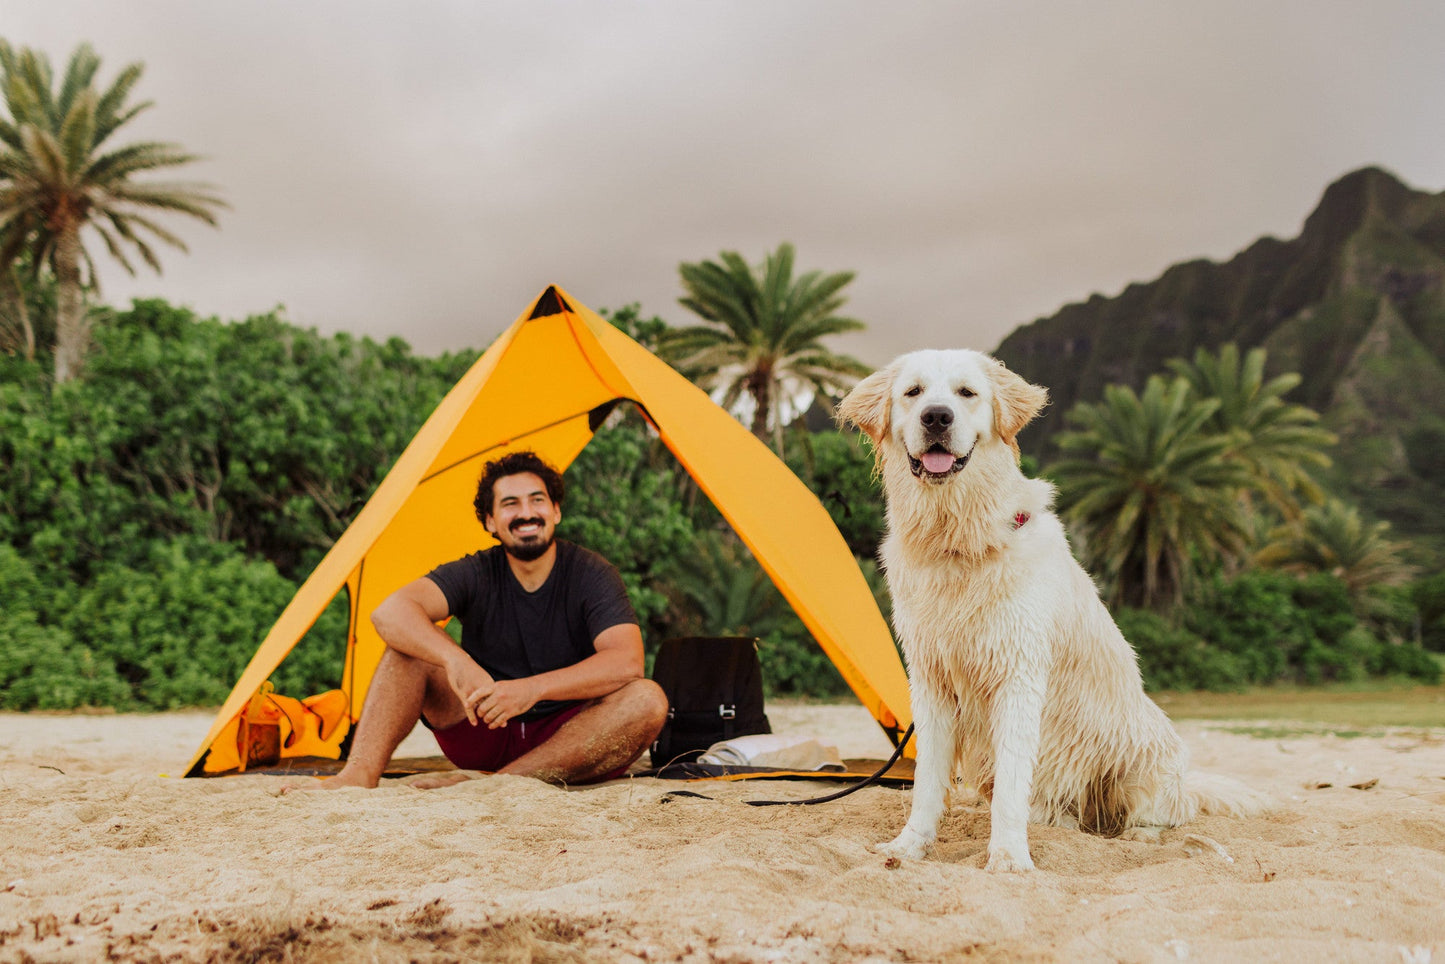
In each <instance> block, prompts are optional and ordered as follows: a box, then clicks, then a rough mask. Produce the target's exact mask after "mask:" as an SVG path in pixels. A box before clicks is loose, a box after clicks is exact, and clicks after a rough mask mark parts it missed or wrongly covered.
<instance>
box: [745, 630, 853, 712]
mask: <svg viewBox="0 0 1445 964" xmlns="http://www.w3.org/2000/svg"><path fill="white" fill-rule="evenodd" d="M781 623H782V625H781V626H780V627H779V628H778V629H776V630H775V631H773V632H772V633H770V634H768V635H767V636H765V637H763V638H762V639H761V640H759V641H758V658H759V660H760V661H761V662H762V664H763V689H764V691H765V692H766V693H767V695H768V696H818V697H828V696H842V695H844V694H846V693H848V692H849V689H848V684H847V683H845V682H844V681H843V677H842V675H841V674H839V672H838V667H836V666H834V665H833V661H832V660H831V659H829V658H828V655H827V654H826V653H824V652H823V648H822V647H821V646H819V645H818V644H817V642H816V641H815V640H814V639H813V637H812V636H811V635H810V634H809V633H808V631H807V629H806V628H804V626H803V621H802V620H800V619H799V618H798V617H797V616H794V615H793V614H792V613H791V612H790V613H788V615H787V616H786V617H784V618H783V619H782V620H781Z"/></svg>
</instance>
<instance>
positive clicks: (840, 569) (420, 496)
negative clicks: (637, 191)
mask: <svg viewBox="0 0 1445 964" xmlns="http://www.w3.org/2000/svg"><path fill="white" fill-rule="evenodd" d="M619 400H623V401H630V402H632V403H634V404H635V405H636V406H638V408H639V409H641V411H642V413H643V414H644V416H645V417H646V418H647V419H648V420H649V421H650V422H651V424H652V425H653V426H654V427H655V428H656V430H657V432H658V433H659V435H660V437H661V439H662V442H663V443H664V444H665V445H666V446H667V448H668V449H669V450H670V451H671V452H672V454H673V456H674V457H675V458H676V459H677V461H678V462H679V463H680V464H681V465H682V466H683V468H684V469H686V471H687V472H688V473H689V474H690V475H691V476H692V478H693V479H694V480H695V481H696V483H697V484H698V486H699V488H701V489H702V490H703V492H704V493H706V494H707V496H708V497H709V498H710V499H711V500H712V502H713V504H714V505H715V506H716V507H717V508H718V510H719V511H720V512H721V513H722V515H723V516H724V518H726V519H727V521H728V523H729V524H730V525H731V526H732V528H733V530H734V531H735V532H736V533H737V535H738V537H739V538H740V539H742V541H743V542H744V544H746V545H747V547H748V548H749V549H750V550H751V551H752V553H753V555H754V557H755V558H756V559H757V560H758V562H759V564H760V565H761V566H762V567H763V569H764V571H766V572H767V574H768V575H769V577H771V578H772V580H773V582H774V584H776V585H777V587H778V589H779V590H780V591H781V593H782V594H783V596H784V598H785V599H787V601H788V603H789V604H790V605H791V606H792V607H793V610H794V612H796V613H797V615H798V617H799V618H800V619H801V620H802V621H803V624H804V625H805V626H806V627H807V629H808V631H809V632H810V633H811V634H812V635H813V638H814V639H816V640H817V641H818V643H819V645H820V646H821V647H822V648H823V650H824V652H825V653H826V654H827V655H828V657H829V658H830V659H831V660H832V661H833V663H834V664H835V665H836V666H837V668H838V670H839V672H840V673H841V675H842V677H843V679H844V680H845V681H846V682H847V683H848V685H849V687H851V688H852V690H853V692H854V693H855V694H856V695H857V696H858V699H859V700H860V701H861V702H862V703H863V705H864V706H866V707H867V708H868V710H869V712H871V713H872V714H873V716H874V718H875V719H877V720H878V722H879V723H880V725H882V726H883V727H884V728H885V729H886V730H887V731H888V732H889V733H890V734H891V735H894V736H895V738H896V735H897V734H898V733H899V732H901V731H902V729H903V728H904V727H906V726H907V725H908V723H909V706H908V683H907V678H906V676H905V674H904V671H903V665H902V663H901V661H900V660H899V658H898V654H897V650H896V649H895V647H894V645H893V640H892V637H891V635H890V634H889V631H888V627H887V624H886V623H885V621H884V619H883V616H882V614H881V613H880V612H879V611H878V607H877V605H876V603H875V602H874V600H873V596H872V593H871V592H870V590H869V588H868V584H867V583H866V581H865V580H864V579H863V575H862V573H861V572H860V571H859V569H858V565H857V563H856V561H855V560H854V558H853V556H852V554H851V553H850V552H849V550H848V547H847V545H846V544H845V543H844V541H843V537H842V536H841V535H840V534H839V532H838V530H837V527H836V526H834V524H833V521H832V519H831V518H830V517H829V516H828V513H827V510H826V509H824V507H823V505H822V504H821V503H820V502H819V501H818V499H817V497H816V496H814V495H813V493H812V492H811V491H809V490H808V488H807V487H806V486H804V485H803V483H802V482H801V481H799V480H798V478H797V477H796V476H795V475H794V474H793V473H792V472H791V471H790V470H789V469H788V468H787V466H786V465H784V464H783V463H782V462H781V461H780V460H779V459H778V458H777V456H775V455H774V454H773V452H772V451H771V450H770V449H769V448H768V447H767V446H766V445H764V444H763V443H762V442H760V441H758V439H757V438H755V437H754V436H753V435H752V433H751V432H749V431H748V430H747V429H746V428H744V427H743V426H742V425H741V424H740V423H739V422H738V421H737V420H736V419H734V418H733V417H732V416H731V415H729V414H728V413H727V412H726V411H724V410H723V409H722V408H721V407H719V406H718V405H717V404H716V403H714V402H713V401H712V399H710V398H709V397H708V396H707V394H706V393H705V392H703V391H702V390H701V389H699V388H697V386H695V385H693V384H692V383H691V382H689V381H688V380H687V379H686V378H684V377H682V376H681V375H679V374H678V373H677V372H676V371H674V370H673V369H672V368H671V367H669V366H668V365H667V364H665V363H664V362H662V361H661V360H660V359H658V358H657V357H656V356H654V355H653V354H652V353H651V352H649V351H647V350H646V349H645V348H643V347H642V346H641V345H639V344H637V343H636V342H635V341H633V340H632V339H631V338H629V337H628V336H627V335H626V334H624V333H623V332H621V331H619V330H618V329H617V328H615V327H614V326H613V325H611V324H610V323H608V322H607V321H606V320H605V319H603V318H601V317H600V316H598V315H597V314H595V313H593V312H592V311H590V310H588V309H587V308H585V307H583V306H582V305H580V304H578V303H577V302H576V301H575V300H574V299H573V298H572V297H571V296H570V295H568V294H567V293H566V292H564V291H562V290H561V289H560V288H556V287H549V288H548V289H547V290H546V291H544V292H543V293H542V294H541V295H540V296H539V297H538V298H537V300H536V301H535V302H533V304H532V305H530V306H529V307H528V309H527V310H526V311H524V312H523V313H522V315H521V316H520V317H519V318H518V319H517V320H516V321H515V322H514V323H513V324H512V326H511V327H510V328H508V329H507V330H506V331H505V332H504V333H503V334H502V335H501V337H499V338H498V339H497V340H496V341H495V342H494V343H493V344H492V346H491V347H490V348H488V349H487V351H486V352H485V353H484V354H483V355H482V357H481V358H479V359H478V360H477V362H476V364H475V365H473V366H472V368H471V369H470V370H469V371H468V372H467V373H466V374H465V375H464V376H463V377H462V378H461V380H460V381H459V382H458V383H457V385H456V386H455V387H454V388H453V389H452V390H451V391H450V392H449V393H448V394H447V396H446V397H445V398H444V399H443V400H442V402H441V404H440V405H438V406H437V408H436V410H435V411H434V412H433V413H432V415H431V416H430V417H429V418H428V419H427V421H426V423H425V424H424V425H423V426H422V427H421V430H420V431H418V432H417V434H416V436H415V437H414V438H413V439H412V441H411V443H410V444H408V445H407V447H406V449H405V450H404V451H403V452H402V454H401V457H400V458H398V459H397V462H396V464H395V465H394V466H393V467H392V469H391V471H390V472H389V473H388V474H387V476H386V478H384V479H383V480H382V482H381V484H380V485H379V486H378V487H377V490H376V492H375V494H374V495H373V496H372V497H371V499H370V500H369V501H368V502H367V503H366V505H365V506H364V507H363V508H362V510H361V511H360V512H359V513H358V514H357V516H356V518H355V519H354V520H353V521H352V523H351V525H350V526H349V527H348V528H347V529H346V531H345V532H344V533H342V535H341V537H340V538H339V539H338V540H337V541H336V543H335V545H333V546H332V548H331V550H330V551H329V552H328V553H327V554H326V556H325V557H324V558H323V559H322V561H321V563H320V564H319V565H318V566H317V567H316V569H315V570H314V571H313V572H312V573H311V575H310V576H309V577H308V578H307V580H306V582H305V583H304V584H303V585H302V586H301V588H300V589H299V590H298V591H297V593H296V595H295V597H293V598H292V600H291V602H290V603H289V604H288V605H287V607H286V609H285V610H284V611H283V612H282V613H281V616H280V618H279V619H277V621H276V624H275V625H274V626H273V627H272V628H271V631H270V632H269V633H268V634H267V636H266V638H265V639H264V640H263V641H262V642H261V645H260V647H259V648H258V649H257V651H256V654H255V655H254V656H253V657H252V659H251V661H250V663H249V664H248V665H247V666H246V668H245V669H244V670H243V671H242V673H241V677H240V679H239V680H238V681H237V682H236V685H235V687H234V688H233V689H232V691H231V694H230V696H229V697H228V698H227V699H226V702H225V703H224V704H223V705H222V707H221V709H220V712H219V713H218V714H217V716H216V719H215V722H214V723H212V725H211V728H210V731H209V732H208V733H207V734H206V737H205V739H204V741H203V742H202V744H201V747H200V749H199V750H197V752H196V755H195V757H194V758H193V759H192V761H191V765H190V767H189V768H188V771H187V775H190V776H198V775H203V774H206V773H218V772H222V771H227V770H232V769H237V768H238V764H237V761H238V759H243V758H244V757H245V754H246V748H245V747H239V748H238V747H237V746H236V745H234V744H233V743H232V742H231V741H232V740H233V739H235V736H234V734H237V733H239V732H240V731H241V730H242V729H243V728H242V727H241V726H240V725H239V724H238V720H239V719H240V718H241V715H242V714H243V712H244V711H245V709H246V707H247V706H248V705H250V704H251V702H252V700H253V698H254V697H256V695H257V694H259V693H261V692H262V687H263V685H264V684H266V682H267V678H268V677H269V676H270V674H271V673H272V672H273V671H274V670H275V669H276V667H277V666H279V665H280V664H281V661H282V660H283V659H284V658H285V657H286V654H287V653H289V652H290V651H291V649H292V647H294V646H295V645H296V643H297V642H298V641H299V640H300V639H301V637H302V636H303V635H304V634H305V633H306V631H307V630H308V629H309V628H310V627H311V625H312V624H313V623H314V622H315V621H316V619H317V617H318V616H319V615H320V614H321V612H322V610H324V609H325V608H326V606H327V605H328V604H329V603H330V602H331V600H332V598H333V597H335V596H336V594H337V593H338V592H340V591H341V590H342V589H345V590H346V592H347V594H348V597H349V603H350V606H349V609H350V630H349V633H348V639H347V655H346V664H345V669H344V673H343V679H342V680H341V681H340V692H341V693H342V694H343V696H344V699H343V697H335V696H331V697H329V698H328V702H327V703H326V704H325V705H326V706H327V707H328V708H335V707H337V706H344V712H342V713H340V715H341V717H342V719H340V721H339V723H334V722H333V721H331V720H329V719H328V720H327V721H326V723H325V725H321V726H320V727H319V728H318V729H316V730H315V731H314V732H313V731H312V730H311V729H310V728H307V730H306V734H305V735H306V737H307V738H306V739H304V740H300V741H294V740H293V741H292V742H293V744H295V745H291V746H287V745H284V744H285V743H286V740H284V739H283V741H282V742H283V746H282V749H281V755H282V756H283V757H286V756H299V755H309V756H330V757H332V758H333V759H334V758H339V757H341V756H344V755H345V749H344V748H345V745H346V740H347V739H348V738H349V736H350V731H351V727H352V726H353V725H354V724H355V722H356V721H357V720H358V719H359V718H360V715H361V709H362V705H363V703H364V701H365V699H366V692H367V689H368V687H369V685H370V683H371V677H372V674H373V672H374V671H375V669H376V665H377V663H378V662H379V661H380V659H381V655H382V653H383V651H384V650H385V643H383V642H382V640H381V639H380V637H379V636H378V635H377V634H376V631H375V629H374V628H373V627H372V625H371V621H370V618H369V614H370V613H371V611H372V610H373V609H375V608H376V606H377V605H378V604H379V603H380V602H381V601H382V600H383V599H385V598H386V597H387V596H388V595H390V594H391V593H392V592H394V591H395V590H397V589H399V588H400V587H401V586H403V585H405V584H407V583H408V582H410V581H412V580H413V579H416V578H417V577H419V576H421V575H424V574H425V573H427V572H429V571H430V570H431V569H432V568H434V567H435V566H437V565H439V564H441V563H443V562H447V561H449V560H452V559H456V558H458V557H460V556H463V555H466V554H467V553H469V552H473V551H476V550H477V549H480V548H485V547H487V546H489V545H491V544H493V541H494V540H492V538H491V537H490V536H489V535H488V534H487V533H486V531H485V530H484V529H483V528H482V526H481V523H480V522H478V521H477V519H476V516H475V514H474V512H473V509H472V498H473V496H474V495H475V494H476V483H477V478H478V476H479V475H480V473H481V468H482V465H483V463H484V462H486V461H488V460H490V459H494V458H496V457H498V456H500V455H502V454H504V453H505V452H507V451H513V450H517V449H532V450H533V451H535V452H537V453H538V454H539V455H541V456H542V457H543V458H545V459H546V460H547V461H549V462H551V463H552V464H553V465H555V466H557V468H558V469H565V468H566V467H567V466H568V465H570V464H571V462H572V460H573V459H574V458H576V456H577V454H578V453H579V452H580V451H581V450H582V449H583V447H585V446H586V444H587V443H588V441H590V440H591V438H592V434H593V432H594V431H595V429H596V428H597V426H598V424H599V423H600V421H601V417H602V416H603V415H604V414H605V412H606V411H608V410H609V409H610V406H612V405H614V404H615V403H617V402H618V401H619ZM563 511H564V513H565V506H564V510H563ZM638 511H639V512H644V511H646V507H645V506H639V507H638ZM223 731H225V732H226V737H225V738H224V739H223V738H222V734H223ZM298 732H299V730H298ZM323 733H324V734H325V736H324V738H323V736H322V734H323ZM302 744H304V746H302Z"/></svg>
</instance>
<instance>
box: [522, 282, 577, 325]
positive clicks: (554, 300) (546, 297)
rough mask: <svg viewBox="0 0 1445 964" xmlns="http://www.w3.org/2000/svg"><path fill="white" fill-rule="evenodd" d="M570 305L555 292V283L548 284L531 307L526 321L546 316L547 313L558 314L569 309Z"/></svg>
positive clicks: (570, 308)
mask: <svg viewBox="0 0 1445 964" xmlns="http://www.w3.org/2000/svg"><path fill="white" fill-rule="evenodd" d="M571 310H572V306H571V305H569V304H567V302H566V301H565V300H564V299H563V298H562V296H561V295H560V294H558V293H557V286H556V285H548V286H547V290H546V291H544V292H542V297H540V298H538V299H537V304H536V305H535V306H534V307H533V308H532V313H531V314H530V315H528V316H527V320H528V321H532V320H533V319H534V318H546V317H548V316H549V315H560V314H561V313H562V312H564V311H571Z"/></svg>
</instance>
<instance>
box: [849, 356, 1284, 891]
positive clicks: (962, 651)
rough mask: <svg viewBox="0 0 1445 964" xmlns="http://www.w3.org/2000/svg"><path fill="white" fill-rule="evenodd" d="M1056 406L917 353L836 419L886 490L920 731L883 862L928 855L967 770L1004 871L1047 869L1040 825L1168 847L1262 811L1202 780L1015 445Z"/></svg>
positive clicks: (1007, 381)
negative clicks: (1207, 822)
mask: <svg viewBox="0 0 1445 964" xmlns="http://www.w3.org/2000/svg"><path fill="white" fill-rule="evenodd" d="M1047 401H1048V393H1047V392H1046V391H1045V390H1044V389H1042V388H1040V387H1038V386H1037V385H1031V384H1029V383H1028V382H1026V381H1024V380H1023V379H1022V378H1020V377H1019V376H1018V375H1016V374H1014V373H1013V372H1011V371H1009V370H1008V369H1007V368H1005V367H1004V365H1003V364H1002V363H1000V362H999V361H997V360H995V359H993V358H991V357H989V356H988V355H984V354H981V353H979V352H975V351H919V352H913V353H911V354H908V355H903V356H901V357H900V358H898V359H896V360H895V361H893V362H892V364H890V365H888V366H887V367H886V368H883V369H881V370H879V371H877V372H875V373H874V374H872V375H870V376H869V377H867V378H865V379H863V380H862V381H861V382H859V383H858V385H857V386H856V387H855V388H854V389H853V390H852V391H851V392H850V393H849V394H848V396H847V397H846V398H844V399H843V401H842V402H841V403H840V404H839V406H838V413H837V414H838V418H839V419H840V420H841V421H846V422H852V423H853V424H854V425H857V426H858V428H860V429H861V430H862V431H864V432H865V433H867V435H868V436H869V437H870V438H871V439H872V440H873V443H874V449H875V452H876V455H877V460H878V466H879V470H880V472H881V474H882V478H883V490H884V495H885V497H886V500H887V517H888V533H887V536H886V538H885V539H884V542H883V545H882V548H881V550H880V556H881V559H882V562H883V565H884V568H885V571H886V574H887V579H888V588H889V592H890V593H891V594H892V597H893V620H894V628H895V631H896V632H897V634H898V637H899V640H900V642H901V643H902V646H903V652H904V655H905V657H906V659H907V663H908V675H909V682H910V687H911V693H912V696H911V700H912V707H913V719H914V722H915V724H916V725H917V739H918V745H917V753H918V758H917V770H916V779H915V783H914V790H913V810H912V813H911V814H910V816H909V818H908V822H907V825H906V826H904V828H903V831H902V832H901V833H900V834H899V835H898V836H897V838H895V839H894V840H893V841H891V842H889V843H886V844H880V845H879V846H878V847H877V848H876V849H878V850H879V852H882V853H887V854H890V855H892V856H897V857H910V858H917V857H922V856H924V855H925V854H926V853H927V852H928V849H929V847H930V846H931V845H932V844H933V842H934V840H935V839H936V838H937V834H938V822H939V820H940V819H941V818H942V816H943V813H944V810H945V808H946V806H947V794H948V790H949V786H950V784H951V783H952V781H953V778H954V774H955V771H956V769H957V770H958V771H960V775H961V776H962V777H963V778H964V779H965V780H966V781H967V782H969V783H970V784H971V785H973V786H974V787H976V788H978V790H979V792H980V793H981V794H982V795H984V796H985V797H987V798H989V800H990V833H989V842H988V864H987V867H988V869H989V870H991V871H1026V870H1031V869H1033V860H1032V859H1031V857H1030V855H1029V848H1028V823H1029V821H1030V820H1033V821H1035V822H1038V823H1049V824H1054V825H1058V826H1068V827H1076V828H1079V829H1082V830H1086V831H1090V832H1093V833H1100V834H1105V835H1110V836H1114V835H1119V834H1125V833H1128V834H1129V835H1130V836H1132V837H1148V836H1152V837H1154V838H1157V836H1158V832H1159V828H1162V827H1170V826H1176V825H1178V824H1181V823H1185V822H1187V821H1189V820H1191V819H1193V818H1194V816H1195V815H1196V814H1198V813H1200V812H1219V813H1233V814H1240V815H1242V814H1244V813H1247V812H1252V811H1253V810H1255V809H1257V808H1258V806H1259V804H1260V798H1259V797H1257V796H1256V795H1255V794H1254V793H1253V792H1252V791H1250V790H1249V789H1247V788H1245V787H1243V786H1242V785H1240V784H1237V783H1235V782H1234V781H1231V780H1228V779H1225V778H1220V777H1207V776H1205V775H1203V774H1198V773H1189V774H1186V769H1187V767H1188V762H1189V755H1188V751H1187V749H1186V748H1185V746H1184V744H1183V742H1182V741H1181V740H1180V739H1179V736H1178V734H1177V733H1175V732H1174V728H1173V727H1172V726H1171V725H1170V723H1169V720H1168V718H1167V717H1165V715H1164V713H1163V712H1162V711H1161V710H1160V709H1159V707H1158V706H1156V705H1155V704H1154V703H1153V701H1151V700H1150V699H1149V698H1148V697H1147V696H1145V695H1144V689H1143V686H1142V684H1141V681H1140V677H1139V667H1138V663H1137V661H1136V659H1135V656H1134V651H1133V650H1132V649H1131V648H1130V647H1129V644H1128V643H1127V642H1125V640H1124V637H1123V636H1122V635H1121V634H1120V632H1119V629H1118V627H1117V626H1115V625H1114V621H1113V619H1112V618H1111V617H1110V615H1109V613H1108V611H1107V610H1106V609H1105V608H1104V605H1103V603H1102V602H1101V601H1100V599H1099V595H1098V592H1097V590H1096V588H1095V586H1094V584H1093V583H1092V582H1091V581H1090V579H1089V576H1088V575H1087V574H1086V573H1085V572H1084V570H1083V568H1082V567H1080V566H1079V564H1078V563H1077V562H1076V561H1075V560H1074V557H1073V555H1072V554H1071V553H1070V552H1069V546H1068V543H1067V541H1066V539H1065V535H1064V528H1063V526H1062V524H1060V522H1059V519H1058V517H1057V516H1055V515H1054V514H1053V513H1052V512H1051V511H1050V505H1051V503H1052V500H1053V487H1052V486H1051V485H1050V484H1049V483H1048V482H1045V481H1043V480H1040V479H1030V478H1027V477H1026V476H1025V475H1024V474H1023V473H1022V472H1021V471H1020V470H1019V465H1018V457H1019V449H1018V442H1017V441H1016V438H1017V436H1018V433H1019V431H1020V430H1021V429H1022V428H1023V427H1024V426H1025V425H1027V424H1028V423H1029V422H1030V421H1032V420H1033V418H1034V417H1035V416H1036V415H1038V413H1039V411H1040V410H1041V409H1042V408H1043V407H1044V405H1045V404H1046V403H1047Z"/></svg>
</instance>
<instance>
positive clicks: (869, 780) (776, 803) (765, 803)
mask: <svg viewBox="0 0 1445 964" xmlns="http://www.w3.org/2000/svg"><path fill="white" fill-rule="evenodd" d="M912 736H913V724H912V723H910V724H908V729H907V730H906V731H905V732H904V734H903V739H901V740H899V741H898V746H897V748H896V749H894V751H893V755H892V756H891V757H889V758H888V762H887V763H885V764H883V766H881V767H879V768H878V772H876V773H874V774H873V775H872V776H869V777H864V778H863V779H862V780H859V781H858V782H857V783H855V784H853V785H852V786H851V787H844V788H843V789H842V790H839V791H837V792H835V793H829V794H826V795H824V796H821V797H812V798H811V799H808V800H744V801H743V802H744V803H746V804H747V805H748V806H750V807H785V806H792V805H794V804H796V805H797V806H800V807H807V806H812V805H813V804H815V803H828V802H830V801H833V800H838V799H841V798H843V797H846V796H847V795H848V794H850V793H857V792H858V791H859V790H862V789H863V788H864V787H868V786H872V785H873V784H875V783H877V782H878V781H879V780H881V779H882V778H883V774H885V773H887V772H888V771H889V770H891V769H892V768H893V764H895V763H897V762H898V758H899V757H901V756H902V755H903V748H904V747H906V746H907V745H908V740H909V738H910V737H912ZM673 797H697V798H698V799H699V800H711V799H713V798H712V797H709V796H704V795H703V794H701V793H694V792H693V791H691V790H672V791H670V792H668V793H664V794H663V795H662V802H663V803H666V802H667V801H669V800H670V799H672V798H673Z"/></svg>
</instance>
